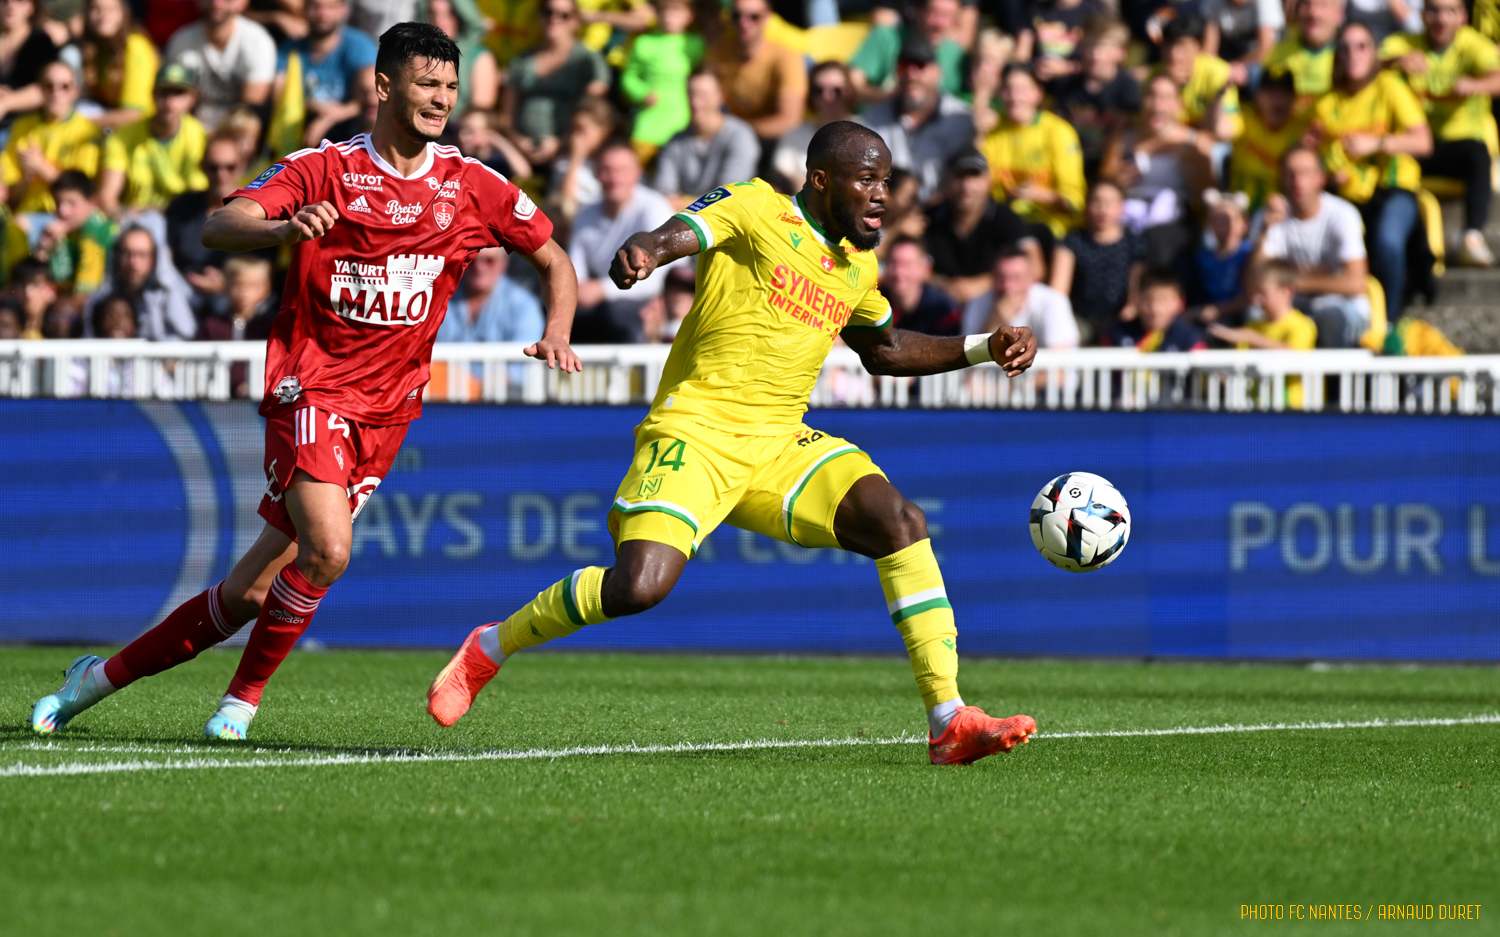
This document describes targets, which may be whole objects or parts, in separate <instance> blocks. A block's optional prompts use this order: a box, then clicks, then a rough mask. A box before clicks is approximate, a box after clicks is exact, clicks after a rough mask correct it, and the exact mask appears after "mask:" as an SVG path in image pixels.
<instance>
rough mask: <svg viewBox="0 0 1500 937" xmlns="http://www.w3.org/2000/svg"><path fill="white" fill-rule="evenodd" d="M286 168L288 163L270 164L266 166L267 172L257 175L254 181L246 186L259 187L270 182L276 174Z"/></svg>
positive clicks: (248, 187) (250, 187)
mask: <svg viewBox="0 0 1500 937" xmlns="http://www.w3.org/2000/svg"><path fill="white" fill-rule="evenodd" d="M285 168H286V163H276V164H275V165H273V166H268V167H267V168H266V171H265V172H263V173H261V174H260V175H258V176H256V177H255V179H254V181H252V182H251V183H250V184H249V185H247V186H245V188H247V189H258V188H260V187H261V186H263V185H265V184H266V183H267V182H270V181H271V180H272V179H273V178H274V177H275V176H276V174H277V173H278V172H281V171H282V170H283V169H285Z"/></svg>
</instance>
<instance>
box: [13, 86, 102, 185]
mask: <svg viewBox="0 0 1500 937" xmlns="http://www.w3.org/2000/svg"><path fill="white" fill-rule="evenodd" d="M40 84H41V86H42V109H41V110H40V111H37V112H35V113H33V114H27V115H26V116H24V117H22V118H20V119H19V120H17V121H16V122H15V124H14V126H12V127H11V133H10V141H9V142H8V143H6V145H5V150H4V151H3V152H0V181H3V182H4V183H5V185H6V186H8V187H9V188H10V203H11V205H13V206H14V207H15V210H16V212H17V213H18V214H29V213H39V212H51V211H52V210H53V208H54V207H55V206H54V205H53V203H52V192H51V191H50V188H49V187H50V186H51V185H52V182H53V181H54V180H55V179H57V175H58V173H60V172H62V171H63V170H65V169H78V170H81V171H82V172H83V173H85V174H86V175H90V176H92V175H93V174H94V173H95V172H97V171H98V169H99V146H100V136H99V128H98V126H97V125H95V123H94V122H93V121H91V120H89V119H88V118H87V117H84V116H83V115H82V114H80V113H78V112H77V111H75V110H74V109H73V105H74V104H76V103H77V102H78V83H77V82H76V81H75V80H74V78H73V69H71V68H69V67H68V66H67V65H66V64H64V63H62V62H52V63H51V64H49V65H47V66H46V67H44V68H43V69H42V77H41V82H40Z"/></svg>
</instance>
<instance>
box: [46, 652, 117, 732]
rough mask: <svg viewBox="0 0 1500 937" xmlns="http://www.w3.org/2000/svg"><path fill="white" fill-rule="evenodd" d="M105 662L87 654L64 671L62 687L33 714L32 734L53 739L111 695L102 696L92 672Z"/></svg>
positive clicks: (105, 693) (104, 693)
mask: <svg viewBox="0 0 1500 937" xmlns="http://www.w3.org/2000/svg"><path fill="white" fill-rule="evenodd" d="M102 660H104V658H102V657H97V656H95V655H93V654H84V655H83V656H82V657H79V658H78V659H77V660H75V661H73V663H72V664H69V665H68V669H67V670H65V671H63V685H62V687H61V688H60V689H59V690H58V691H57V692H56V693H53V694H52V695H50V696H44V697H42V698H41V699H39V700H37V703H36V705H35V706H34V707H32V710H31V731H33V732H36V733H37V734H39V735H51V734H52V733H54V732H56V731H57V730H58V729H61V728H62V727H63V726H65V725H67V724H68V723H69V721H71V720H72V718H73V717H74V716H76V715H78V714H79V713H81V712H83V711H84V710H85V709H88V708H89V707H90V706H92V705H94V704H95V703H97V702H99V701H100V700H101V699H103V698H104V697H105V696H107V695H108V693H107V692H101V690H100V687H99V685H98V683H97V682H96V681H95V680H94V675H93V674H92V673H91V671H92V670H93V669H94V665H95V664H97V663H99V662H100V661H102Z"/></svg>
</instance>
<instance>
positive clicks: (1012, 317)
mask: <svg viewBox="0 0 1500 937" xmlns="http://www.w3.org/2000/svg"><path fill="white" fill-rule="evenodd" d="M994 277H995V279H994V285H993V287H992V288H991V289H989V290H986V291H985V292H983V293H980V294H979V295H978V296H976V297H974V298H973V299H971V300H969V302H968V303H967V304H966V305H965V306H964V326H963V331H964V334H966V335H977V334H980V333H983V332H993V331H995V330H996V329H998V328H1000V327H1001V326H1003V325H1009V326H1015V327H1017V328H1019V327H1022V326H1024V327H1026V328H1029V329H1031V331H1032V332H1033V333H1035V334H1036V341H1037V347H1038V348H1077V347H1078V322H1077V320H1075V319H1074V318H1073V304H1072V303H1071V302H1069V301H1068V297H1067V296H1065V295H1063V294H1062V293H1059V292H1058V291H1057V290H1055V289H1053V288H1052V287H1050V286H1047V285H1046V284H1045V283H1039V282H1037V269H1036V262H1035V260H1034V259H1033V258H1032V256H1031V255H1030V254H1028V253H1027V252H1026V251H1025V249H1024V248H1022V247H1021V246H1020V245H1019V244H1012V245H1008V246H1007V247H1005V248H1003V249H1002V250H1001V251H1000V256H999V257H997V258H996V259H995V267H994Z"/></svg>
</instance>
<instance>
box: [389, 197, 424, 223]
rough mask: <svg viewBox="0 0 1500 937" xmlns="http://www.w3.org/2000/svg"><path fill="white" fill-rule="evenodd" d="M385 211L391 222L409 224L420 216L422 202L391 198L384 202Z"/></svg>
mask: <svg viewBox="0 0 1500 937" xmlns="http://www.w3.org/2000/svg"><path fill="white" fill-rule="evenodd" d="M385 213H386V214H387V215H390V216H391V224H411V223H412V222H414V221H416V220H417V218H418V217H420V216H421V214H422V203H421V202H403V201H401V200H400V199H395V198H393V199H391V200H390V201H388V202H386V203H385Z"/></svg>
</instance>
